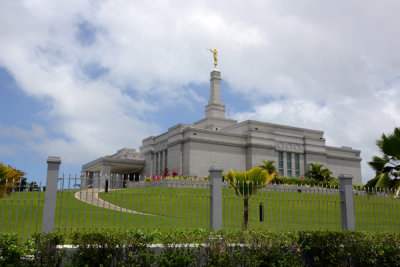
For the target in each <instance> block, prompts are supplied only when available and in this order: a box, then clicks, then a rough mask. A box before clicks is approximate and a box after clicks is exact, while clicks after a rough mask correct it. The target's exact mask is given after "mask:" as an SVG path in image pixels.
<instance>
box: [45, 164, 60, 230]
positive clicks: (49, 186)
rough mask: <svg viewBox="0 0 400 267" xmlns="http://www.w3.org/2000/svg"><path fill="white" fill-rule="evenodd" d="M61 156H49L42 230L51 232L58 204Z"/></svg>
mask: <svg viewBox="0 0 400 267" xmlns="http://www.w3.org/2000/svg"><path fill="white" fill-rule="evenodd" d="M60 164H61V159H60V157H50V156H49V157H48V158H47V178H46V193H45V197H44V208H43V217H42V232H43V233H51V232H53V230H54V218H55V214H56V204H57V185H58V174H59V170H60Z"/></svg>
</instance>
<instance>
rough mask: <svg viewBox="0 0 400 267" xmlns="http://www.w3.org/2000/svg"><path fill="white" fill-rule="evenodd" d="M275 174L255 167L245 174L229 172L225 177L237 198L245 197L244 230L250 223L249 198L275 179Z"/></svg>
mask: <svg viewBox="0 0 400 267" xmlns="http://www.w3.org/2000/svg"><path fill="white" fill-rule="evenodd" d="M274 175H275V174H274V173H269V172H268V171H266V170H264V169H262V168H260V167H254V168H252V169H251V170H248V171H244V172H236V171H232V170H229V171H228V173H227V174H226V175H225V181H226V182H227V183H228V184H229V186H230V187H231V188H232V189H233V190H234V191H235V194H236V195H237V196H240V197H243V223H242V229H243V230H246V229H247V224H248V221H249V198H250V197H251V196H252V195H253V194H254V193H255V192H256V191H257V188H261V187H264V186H265V185H266V184H267V183H269V182H270V181H271V180H273V179H274Z"/></svg>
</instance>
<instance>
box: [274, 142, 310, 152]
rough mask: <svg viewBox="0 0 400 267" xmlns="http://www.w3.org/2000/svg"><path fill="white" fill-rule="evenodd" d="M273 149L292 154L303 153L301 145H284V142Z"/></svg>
mask: <svg viewBox="0 0 400 267" xmlns="http://www.w3.org/2000/svg"><path fill="white" fill-rule="evenodd" d="M275 148H276V150H284V151H293V152H302V151H303V147H302V145H300V144H294V143H286V142H279V143H277V144H276V147H275Z"/></svg>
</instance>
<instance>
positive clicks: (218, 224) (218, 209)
mask: <svg viewBox="0 0 400 267" xmlns="http://www.w3.org/2000/svg"><path fill="white" fill-rule="evenodd" d="M222 170H223V169H222V168H221V167H216V166H211V167H210V169H209V172H210V183H211V188H210V229H211V230H220V229H222Z"/></svg>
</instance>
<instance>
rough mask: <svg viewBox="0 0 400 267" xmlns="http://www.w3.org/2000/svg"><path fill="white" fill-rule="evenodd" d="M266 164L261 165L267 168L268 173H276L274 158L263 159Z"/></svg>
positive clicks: (262, 167)
mask: <svg viewBox="0 0 400 267" xmlns="http://www.w3.org/2000/svg"><path fill="white" fill-rule="evenodd" d="M262 162H263V163H264V164H263V165H260V166H258V167H260V168H261V169H264V170H266V171H267V172H268V173H274V174H276V167H275V161H273V160H263V161H262Z"/></svg>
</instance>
